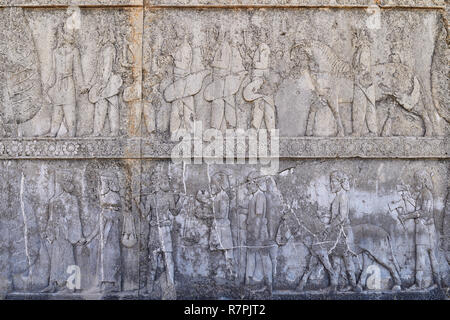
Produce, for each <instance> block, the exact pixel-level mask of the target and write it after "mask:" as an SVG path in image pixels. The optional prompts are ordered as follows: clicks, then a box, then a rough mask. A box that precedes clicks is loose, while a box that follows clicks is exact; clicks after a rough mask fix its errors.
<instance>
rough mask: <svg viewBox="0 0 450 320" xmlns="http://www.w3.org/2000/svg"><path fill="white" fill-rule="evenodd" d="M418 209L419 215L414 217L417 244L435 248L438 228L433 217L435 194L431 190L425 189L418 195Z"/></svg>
mask: <svg viewBox="0 0 450 320" xmlns="http://www.w3.org/2000/svg"><path fill="white" fill-rule="evenodd" d="M416 210H417V211H419V217H418V218H416V219H414V222H415V228H416V235H415V237H416V239H415V240H416V245H423V246H426V247H428V248H433V242H434V234H435V232H436V230H435V226H434V218H433V195H432V194H431V192H430V191H429V190H427V189H425V190H423V191H422V192H421V193H420V194H419V196H418V197H417V200H416Z"/></svg>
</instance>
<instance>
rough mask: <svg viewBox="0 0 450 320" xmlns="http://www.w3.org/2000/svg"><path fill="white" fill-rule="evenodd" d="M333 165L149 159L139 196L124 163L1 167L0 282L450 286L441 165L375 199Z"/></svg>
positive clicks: (155, 287)
mask: <svg viewBox="0 0 450 320" xmlns="http://www.w3.org/2000/svg"><path fill="white" fill-rule="evenodd" d="M373 165H375V166H376V164H372V166H373ZM322 166H325V167H326V165H324V164H315V165H312V166H311V165H308V164H300V165H294V166H288V167H286V168H285V169H283V170H282V171H281V172H280V173H278V174H276V175H264V174H262V173H261V172H260V171H259V170H258V168H256V167H252V166H245V167H241V168H239V170H236V168H235V167H230V166H228V167H227V166H219V165H216V166H212V167H211V166H195V165H191V166H179V165H168V164H164V163H163V162H161V163H158V164H156V165H155V164H150V163H149V165H146V166H145V167H144V171H143V173H142V176H141V178H140V181H141V187H140V189H138V191H137V193H134V192H133V191H132V190H131V184H132V182H130V181H129V178H127V174H126V173H124V172H123V171H122V169H121V168H120V167H118V166H116V164H114V163H112V166H111V164H110V165H109V166H104V165H101V167H100V168H98V165H95V166H93V165H90V164H87V163H86V164H84V165H83V166H82V167H78V166H77V168H75V169H67V168H65V167H64V165H63V164H61V165H58V167H54V166H49V165H40V167H39V168H37V169H38V170H36V164H33V163H28V164H24V165H23V166H21V167H18V166H14V165H11V164H10V165H9V167H8V166H6V167H5V165H2V172H3V174H4V175H5V177H6V175H8V174H9V175H10V176H11V179H10V181H6V182H4V183H3V184H2V186H1V187H2V195H3V197H5V199H4V201H3V203H4V204H8V203H9V204H10V206H9V209H8V208H6V207H5V208H4V209H5V212H6V213H5V217H4V218H2V219H3V220H4V222H5V223H2V238H3V239H2V244H1V248H2V251H1V254H2V261H3V262H2V263H3V264H6V265H5V266H4V268H2V274H1V280H2V292H6V293H7V292H37V293H40V294H66V295H67V294H69V295H70V294H78V293H82V294H121V293H124V292H128V293H131V294H140V295H143V296H149V297H155V298H158V297H159V298H162V299H175V298H177V296H190V295H191V294H192V292H195V291H197V290H200V291H199V292H201V293H200V294H201V295H202V296H205V297H206V296H209V295H211V296H216V295H217V294H219V295H220V294H226V293H223V292H222V291H221V290H226V288H234V289H233V290H234V293H232V295H237V296H239V297H245V296H253V295H263V296H269V297H270V296H272V295H274V294H279V292H292V293H295V292H297V293H301V292H308V291H319V292H324V293H327V294H330V293H337V292H359V293H360V292H362V291H365V290H368V291H371V290H382V291H383V290H384V291H391V290H392V291H401V290H407V291H416V292H417V291H419V292H421V291H427V290H432V289H434V288H443V287H445V286H447V285H448V267H447V266H450V265H448V248H446V245H447V240H446V239H447V237H448V233H449V230H448V228H447V227H448V223H447V222H448V221H447V220H448V214H449V212H448V204H447V205H446V204H445V203H443V199H444V197H445V196H447V197H448V195H442V194H441V192H439V191H437V190H438V188H437V187H436V186H435V184H438V185H439V186H440V185H442V184H445V183H446V181H443V180H442V179H441V178H440V177H437V176H436V175H434V174H433V172H436V170H439V168H431V169H430V170H431V171H430V170H426V169H421V168H420V166H416V169H414V170H412V173H411V175H410V177H409V178H408V179H409V180H408V181H406V183H405V182H404V181H403V180H402V178H399V177H398V178H397V179H398V181H392V180H390V179H386V178H385V176H384V174H379V176H378V178H377V183H378V184H379V188H380V190H384V191H383V192H381V193H380V194H379V195H378V198H377V200H374V199H372V198H370V197H368V196H367V193H365V191H364V189H365V188H373V186H368V185H367V181H365V180H364V179H362V178H361V177H359V178H357V177H355V176H354V174H353V176H352V171H350V170H349V169H347V170H346V169H337V170H328V172H326V171H327V169H325V167H324V168H322V169H321V167H322ZM341 167H343V168H344V167H347V168H350V167H351V165H350V166H349V165H344V166H342V165H341ZM33 169H34V170H33ZM305 170H306V171H305ZM390 170H391V169H389V171H390ZM393 170H395V168H394V169H393ZM7 171H8V172H9V173H7ZM308 171H309V172H310V174H309V175H308V174H307V173H305V172H308ZM315 172H323V174H322V173H321V174H317V173H315ZM372 172H373V171H370V174H369V177H368V179H369V180H370V179H372V176H373V173H372ZM386 174H389V172H386ZM397 176H398V174H397ZM194 177H195V178H194ZM193 179H195V181H194V180H193ZM361 179H362V180H361ZM357 180H358V181H357ZM139 190H140V191H139ZM436 195H438V199H437V198H436ZM367 202H368V203H367ZM442 205H446V207H442ZM14 208H15V209H18V210H19V212H16V211H17V210H15V209H14ZM446 259H447V260H446ZM74 279H78V280H77V281H79V283H78V284H77V283H76V281H75V280H74ZM74 281H75V282H74ZM205 283H208V284H209V285H210V286H211V289H212V290H216V291H217V292H215V293H212V292H208V290H206V291H205V289H204V286H205ZM182 284H183V285H182ZM202 288H203V289H202ZM180 291H181V292H180ZM228 294H230V293H228Z"/></svg>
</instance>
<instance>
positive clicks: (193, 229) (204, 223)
mask: <svg viewBox="0 0 450 320" xmlns="http://www.w3.org/2000/svg"><path fill="white" fill-rule="evenodd" d="M193 201H194V206H193V212H192V215H189V212H188V216H187V218H186V220H185V222H184V226H183V240H184V242H185V243H187V244H189V245H193V244H196V245H204V246H208V245H209V239H208V234H209V229H210V228H209V225H210V221H211V220H212V219H211V218H212V217H211V216H212V214H211V213H212V203H211V196H210V193H209V192H208V191H207V190H198V191H197V194H196V195H195V199H193Z"/></svg>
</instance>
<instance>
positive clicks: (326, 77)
mask: <svg viewBox="0 0 450 320" xmlns="http://www.w3.org/2000/svg"><path fill="white" fill-rule="evenodd" d="M305 54H306V56H307V57H308V58H309V59H312V61H313V62H314V63H316V64H317V65H318V67H319V69H320V71H319V73H320V74H321V78H320V79H319V81H316V83H317V86H318V87H319V88H315V89H316V91H318V93H319V94H320V95H322V96H323V98H324V99H325V100H326V102H327V104H328V106H329V107H330V109H331V111H332V113H333V116H334V119H335V121H336V124H337V129H338V132H337V135H338V136H344V129H343V126H342V120H341V115H340V112H339V105H340V104H342V103H353V90H354V70H353V67H352V65H351V64H349V63H348V62H346V61H344V60H342V59H341V58H340V57H339V56H338V55H337V54H336V53H335V52H334V50H333V49H332V48H330V47H329V46H328V45H326V44H324V43H322V42H320V41H316V40H303V41H301V42H300V43H298V44H296V45H294V46H293V47H292V48H291V52H290V56H291V60H294V59H298V57H300V56H305ZM372 73H373V77H374V86H375V102H378V101H382V100H384V99H387V98H391V99H393V100H394V101H395V102H396V103H397V104H399V105H400V106H402V107H403V108H404V109H405V110H406V111H408V112H410V113H412V114H414V115H417V116H419V117H420V118H421V119H422V121H423V123H424V127H425V133H424V135H425V136H432V135H433V124H432V122H431V120H430V115H431V114H432V113H431V111H432V110H427V109H426V108H427V106H431V105H432V100H431V97H430V96H429V94H428V92H427V91H426V90H425V88H424V86H423V83H422V81H421V79H420V78H419V77H418V75H417V74H415V73H414V72H413V70H411V68H409V67H408V66H406V65H404V64H402V63H399V62H389V63H382V64H376V65H373V66H372ZM312 112H313V113H314V114H312V115H310V117H309V118H311V117H312V118H314V117H315V112H314V110H312ZM308 122H309V121H308ZM308 125H310V124H309V123H308ZM308 132H309V134H311V132H312V130H308ZM308 132H307V134H308Z"/></svg>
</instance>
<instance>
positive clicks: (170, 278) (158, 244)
mask: <svg viewBox="0 0 450 320" xmlns="http://www.w3.org/2000/svg"><path fill="white" fill-rule="evenodd" d="M154 181H155V182H156V183H155V188H156V190H155V192H154V193H153V194H151V195H149V196H147V197H145V199H144V200H143V201H142V202H141V212H142V213H143V214H144V218H145V219H146V220H147V221H148V222H149V224H150V233H149V239H148V246H149V250H150V252H149V255H150V256H149V260H150V274H149V276H148V278H147V290H148V292H152V291H153V290H154V286H153V285H154V282H155V281H156V280H157V279H156V272H157V269H158V267H164V269H165V280H166V283H165V285H166V287H167V291H165V290H163V294H164V296H163V298H168V299H175V298H176V291H175V280H174V272H175V265H174V259H173V246H172V225H173V218H174V216H176V215H177V214H178V210H177V207H176V202H175V197H174V194H173V193H172V192H171V190H170V181H169V177H168V176H167V175H165V174H163V173H160V172H158V173H156V174H155V178H154ZM161 260H162V261H163V265H162V266H161V265H160V263H161Z"/></svg>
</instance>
